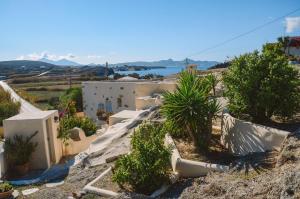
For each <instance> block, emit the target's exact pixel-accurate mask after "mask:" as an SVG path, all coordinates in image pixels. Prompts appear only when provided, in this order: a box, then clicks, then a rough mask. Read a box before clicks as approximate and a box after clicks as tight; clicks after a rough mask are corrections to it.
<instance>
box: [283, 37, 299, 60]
mask: <svg viewBox="0 0 300 199" xmlns="http://www.w3.org/2000/svg"><path fill="white" fill-rule="evenodd" d="M288 39H289V42H288V46H287V48H286V54H288V55H292V56H294V57H296V58H297V59H298V60H300V37H289V38H288Z"/></svg>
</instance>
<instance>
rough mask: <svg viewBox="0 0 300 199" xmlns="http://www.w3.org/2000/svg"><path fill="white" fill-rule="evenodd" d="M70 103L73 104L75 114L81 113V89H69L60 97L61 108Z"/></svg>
mask: <svg viewBox="0 0 300 199" xmlns="http://www.w3.org/2000/svg"><path fill="white" fill-rule="evenodd" d="M70 102H74V103H75V108H76V111H77V112H82V110H83V105H82V89H81V88H69V89H67V90H66V91H65V93H64V95H62V96H61V97H60V103H61V106H62V107H67V106H68V104H69V103H70Z"/></svg>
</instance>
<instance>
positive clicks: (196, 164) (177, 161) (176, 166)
mask: <svg viewBox="0 0 300 199" xmlns="http://www.w3.org/2000/svg"><path fill="white" fill-rule="evenodd" d="M165 144H167V145H169V146H171V148H172V156H171V165H172V169H173V171H174V172H177V173H178V174H179V176H181V177H199V176H204V175H206V174H207V173H208V172H210V171H218V172H224V171H228V170H229V167H228V166H225V165H220V164H211V163H207V162H200V161H193V160H187V159H184V158H181V156H180V154H179V151H178V149H177V148H176V145H175V143H174V141H173V139H172V137H171V136H170V135H169V134H167V135H166V137H165Z"/></svg>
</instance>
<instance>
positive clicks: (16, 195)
mask: <svg viewBox="0 0 300 199" xmlns="http://www.w3.org/2000/svg"><path fill="white" fill-rule="evenodd" d="M19 195H20V192H19V191H18V190H14V192H13V193H12V196H13V198H17V197H18V196H19Z"/></svg>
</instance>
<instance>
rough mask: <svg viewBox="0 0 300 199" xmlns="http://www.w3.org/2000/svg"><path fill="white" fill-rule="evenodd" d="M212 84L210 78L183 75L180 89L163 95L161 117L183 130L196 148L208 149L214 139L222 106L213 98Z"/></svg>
mask: <svg viewBox="0 0 300 199" xmlns="http://www.w3.org/2000/svg"><path fill="white" fill-rule="evenodd" d="M212 87H213V85H212V82H211V81H210V80H209V79H208V78H207V77H205V78H199V77H197V75H195V74H192V73H188V72H182V73H181V75H180V79H179V84H178V86H177V89H176V90H175V91H174V92H173V93H171V92H166V93H165V94H164V103H163V105H162V107H161V112H162V114H163V115H164V116H165V117H166V118H167V120H168V121H170V122H172V124H176V126H177V127H178V126H179V127H181V129H184V130H185V131H186V132H187V133H188V135H189V137H190V138H191V139H192V140H193V141H194V142H195V144H196V145H198V146H199V147H201V148H203V149H207V148H208V145H209V143H210V139H211V131H212V119H213V117H214V116H215V114H216V113H217V112H218V111H219V109H220V108H219V104H218V103H217V101H216V100H215V98H213V97H212V96H211V94H210V92H211V91H212Z"/></svg>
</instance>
